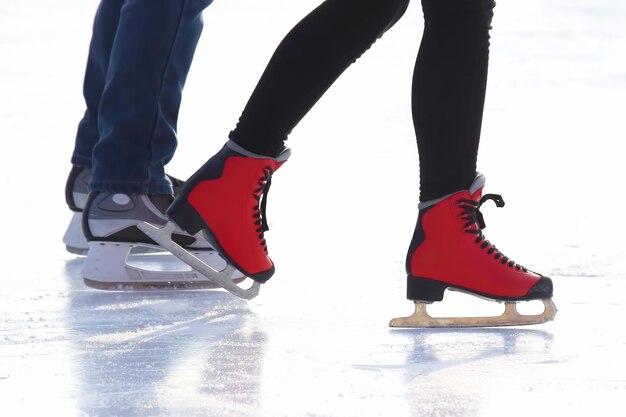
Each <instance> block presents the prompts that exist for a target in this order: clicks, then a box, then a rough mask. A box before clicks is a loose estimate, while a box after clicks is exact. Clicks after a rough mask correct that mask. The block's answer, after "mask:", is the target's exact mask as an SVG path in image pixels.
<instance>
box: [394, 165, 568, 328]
mask: <svg viewBox="0 0 626 417" xmlns="http://www.w3.org/2000/svg"><path fill="white" fill-rule="evenodd" d="M484 183H485V179H484V177H483V176H482V175H479V176H478V177H477V178H476V180H475V181H474V183H473V184H472V186H471V187H470V189H468V190H462V191H459V192H456V193H454V194H451V195H449V196H446V197H443V198H441V199H439V200H435V201H430V202H427V203H422V204H420V210H419V217H418V220H417V226H416V228H415V233H414V235H413V240H412V242H411V245H410V248H409V253H408V256H407V263H406V268H407V298H408V299H410V300H413V301H414V302H415V304H416V312H415V314H414V315H413V316H411V317H409V318H401V319H394V320H392V322H391V324H390V325H391V326H393V327H479V326H505V325H520V324H537V323H543V322H545V321H548V320H552V319H553V318H554V314H555V311H556V310H555V309H554V305H553V304H552V301H551V300H550V298H551V297H552V281H551V280H550V278H547V277H544V276H542V275H540V274H537V273H535V272H532V271H530V270H528V269H527V268H525V267H523V266H521V265H519V264H518V263H516V262H515V261H513V260H511V259H509V258H508V257H507V256H505V255H504V254H502V253H501V252H500V251H499V250H498V249H497V248H496V247H495V246H494V245H493V244H491V242H489V241H488V240H487V239H486V238H485V236H484V235H483V233H482V229H483V228H484V227H485V224H484V221H483V217H482V214H481V212H480V211H479V209H480V206H481V205H482V204H483V203H484V202H486V201H489V200H492V201H494V202H495V203H496V205H497V206H498V207H502V206H504V201H503V200H502V197H500V196H499V195H494V194H488V195H485V196H484V197H481V196H482V189H483V186H484ZM446 289H450V290H456V291H462V292H466V293H469V294H472V295H476V296H479V297H483V298H488V299H492V300H496V301H504V302H505V303H506V309H505V313H504V314H503V315H502V316H500V317H474V318H461V317H460V318H433V317H430V316H429V315H428V314H427V313H426V310H425V304H428V303H432V302H434V301H441V300H443V296H444V291H445V290H446ZM524 300H543V301H544V306H545V311H544V312H543V313H542V314H540V315H520V314H519V313H517V311H516V310H515V302H517V301H524Z"/></svg>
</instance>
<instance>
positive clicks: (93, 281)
mask: <svg viewBox="0 0 626 417" xmlns="http://www.w3.org/2000/svg"><path fill="white" fill-rule="evenodd" d="M135 248H138V246H137V245H136V244H134V243H110V242H90V243H89V253H88V255H87V258H86V259H85V262H84V264H83V268H82V271H81V273H82V276H83V280H84V282H85V284H86V285H87V286H89V287H92V288H96V289H101V290H137V289H141V290H144V289H154V288H162V289H163V288H164V289H172V288H176V289H178V288H184V289H196V288H203V289H211V288H217V287H218V286H217V285H215V283H214V282H213V281H211V280H208V279H206V278H205V277H204V276H203V275H202V274H200V273H198V272H197V271H194V270H192V269H191V268H189V267H188V266H187V265H183V266H182V267H181V265H176V267H177V268H176V269H172V268H171V262H169V263H168V265H169V266H170V269H172V270H164V269H163V268H160V269H159V268H157V269H154V268H145V267H144V266H145V265H146V264H148V263H150V262H149V260H150V259H151V258H152V259H153V262H152V264H154V263H155V262H154V259H155V258H156V260H157V262H156V263H157V264H160V265H159V266H161V267H162V266H163V263H164V262H163V261H167V258H169V260H170V261H172V260H175V259H176V258H174V257H173V256H171V255H158V254H154V255H144V257H143V258H144V259H141V258H140V257H135V256H132V257H131V256H129V255H130V253H131V251H133V250H134V249H135ZM196 254H197V256H198V257H200V258H201V259H203V261H204V262H207V263H208V264H210V265H213V266H214V267H215V268H219V269H224V268H226V267H227V264H226V262H225V261H224V260H223V259H222V258H221V257H220V256H219V255H218V254H217V252H215V251H213V250H211V251H198V252H197V253H196ZM158 257H160V259H159V258H158ZM163 257H166V259H163ZM131 260H132V262H131ZM142 260H143V261H144V262H143V265H142V262H141V261H142ZM159 260H160V261H161V262H158V261H159ZM133 263H134V264H133ZM176 263H178V260H176ZM166 266H167V265H166ZM230 276H231V279H232V280H234V281H236V282H240V281H243V279H244V278H245V277H244V276H243V275H241V274H240V273H238V274H231V275H230Z"/></svg>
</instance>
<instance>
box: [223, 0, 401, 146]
mask: <svg viewBox="0 0 626 417" xmlns="http://www.w3.org/2000/svg"><path fill="white" fill-rule="evenodd" d="M408 4H409V0H327V1H325V2H324V3H322V4H321V5H320V6H319V7H318V8H317V9H315V10H314V11H313V12H311V13H310V14H309V15H308V16H306V17H305V18H304V19H303V20H302V21H300V22H299V23H298V24H297V25H296V26H295V27H294V28H293V29H292V30H291V32H289V34H288V35H287V36H286V37H285V38H284V40H283V41H282V42H281V44H280V45H279V46H278V47H277V49H276V51H275V53H274V55H273V57H272V59H271V60H270V62H269V64H268V65H267V68H266V70H265V72H264V73H263V75H262V77H261V79H260V80H259V83H258V85H257V86H256V88H255V90H254V92H253V93H252V96H251V97H250V100H249V101H248V103H247V105H246V107H245V109H244V111H243V114H242V116H241V118H240V119H239V123H238V124H237V127H236V128H235V130H233V131H232V132H231V134H230V136H229V137H230V139H231V140H232V141H234V142H236V143H237V144H238V145H240V146H242V147H243V148H245V149H247V150H249V151H250V152H254V153H257V154H262V155H270V156H276V155H278V154H279V153H280V152H281V150H282V148H283V146H284V141H285V140H286V139H287V136H288V135H289V134H290V133H291V130H292V129H293V128H294V127H295V126H296V125H297V124H298V123H299V122H300V120H301V119H302V118H303V117H304V116H305V115H306V114H307V113H308V111H309V110H310V109H311V108H312V107H313V106H314V105H315V103H317V101H318V100H319V99H320V97H322V95H323V94H324V93H325V92H326V90H327V89H328V88H329V87H330V86H331V85H332V84H333V83H334V82H335V80H336V79H337V78H338V77H339V76H340V75H341V74H342V73H343V72H344V71H345V70H346V69H347V68H348V67H349V66H350V65H351V64H352V63H353V62H355V61H356V60H357V59H358V58H359V57H360V56H361V55H362V54H363V53H364V52H365V51H366V50H367V49H368V48H369V47H370V46H371V45H372V44H373V43H374V42H375V41H376V39H378V38H380V37H381V36H382V35H383V34H384V33H385V32H386V31H387V30H388V29H389V28H391V27H392V26H393V25H394V24H395V23H396V22H397V21H398V20H399V19H400V17H402V15H403V14H404V12H405V10H406V8H407V6H408Z"/></svg>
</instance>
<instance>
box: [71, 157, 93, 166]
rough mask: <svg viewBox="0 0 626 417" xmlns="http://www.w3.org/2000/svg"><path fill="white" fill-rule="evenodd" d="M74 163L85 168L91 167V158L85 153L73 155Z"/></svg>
mask: <svg viewBox="0 0 626 417" xmlns="http://www.w3.org/2000/svg"><path fill="white" fill-rule="evenodd" d="M71 162H72V165H76V166H79V167H84V168H91V158H90V157H87V156H83V155H76V153H74V155H72V160H71Z"/></svg>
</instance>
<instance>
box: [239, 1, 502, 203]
mask: <svg viewBox="0 0 626 417" xmlns="http://www.w3.org/2000/svg"><path fill="white" fill-rule="evenodd" d="M408 3H409V0H327V1H325V2H324V3H322V4H321V5H320V6H319V7H318V8H317V9H315V10H314V11H313V12H311V13H310V14H309V15H308V16H306V17H305V18H304V19H303V20H302V21H300V23H298V24H297V25H296V26H295V27H294V28H293V29H292V30H291V32H289V34H287V36H286V37H285V38H284V39H283V41H282V42H281V44H280V45H279V46H278V48H277V49H276V51H275V53H274V55H273V57H272V59H271V60H270V62H269V64H268V66H267V68H266V69H265V72H264V73H263V76H262V77H261V79H260V80H259V83H258V85H257V86H256V88H255V90H254V92H253V93H252V96H251V97H250V100H249V101H248V104H247V105H246V107H245V109H244V111H243V114H242V116H241V118H240V119H239V123H238V124H237V127H236V128H235V130H233V131H232V132H231V133H230V139H231V140H233V141H235V142H236V143H238V144H239V145H241V146H243V147H244V148H246V149H248V150H249V151H252V152H255V153H259V154H263V155H272V156H275V155H278V153H279V152H280V151H281V150H282V149H283V147H284V141H285V140H287V136H288V135H289V133H290V132H291V131H292V129H293V128H294V127H295V126H296V125H297V124H298V123H299V122H300V120H302V118H303V117H304V116H305V115H306V114H307V113H308V111H309V110H310V109H311V108H312V107H313V106H314V105H315V103H316V102H317V101H318V100H319V99H320V97H321V96H322V95H323V94H324V93H325V92H326V90H327V89H328V88H329V87H330V86H331V85H332V84H333V82H334V81H335V80H336V79H337V78H338V77H339V76H340V75H341V74H342V73H343V72H344V71H345V70H346V69H347V68H348V67H349V66H350V65H351V64H352V63H353V62H355V61H356V60H357V59H358V58H359V57H360V56H361V55H362V54H363V53H364V52H365V51H366V50H367V49H369V47H370V46H371V45H372V44H373V43H374V42H375V41H376V39H378V38H379V37H381V36H382V35H383V34H384V33H385V32H386V31H387V29H389V28H390V27H391V26H393V25H394V24H395V23H396V22H397V21H398V20H399V19H400V17H402V15H403V14H404V12H405V11H406V8H407V6H408ZM494 6H495V2H494V0H422V8H423V10H424V19H425V24H424V35H423V37H422V43H421V46H420V50H419V54H418V57H417V62H416V65H415V73H414V77H413V120H414V124H415V132H416V135H417V143H418V148H419V156H420V200H421V201H427V200H430V199H434V198H438V197H441V196H444V195H446V194H449V193H451V192H454V191H457V190H460V189H465V188H467V187H468V186H469V185H470V184H471V182H472V181H473V179H474V176H475V173H476V159H477V153H478V143H479V140H480V129H481V122H482V113H483V106H484V99H485V89H486V84H487V66H488V58H489V29H490V24H491V18H492V15H493V12H492V11H493V7H494Z"/></svg>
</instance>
